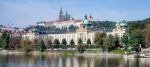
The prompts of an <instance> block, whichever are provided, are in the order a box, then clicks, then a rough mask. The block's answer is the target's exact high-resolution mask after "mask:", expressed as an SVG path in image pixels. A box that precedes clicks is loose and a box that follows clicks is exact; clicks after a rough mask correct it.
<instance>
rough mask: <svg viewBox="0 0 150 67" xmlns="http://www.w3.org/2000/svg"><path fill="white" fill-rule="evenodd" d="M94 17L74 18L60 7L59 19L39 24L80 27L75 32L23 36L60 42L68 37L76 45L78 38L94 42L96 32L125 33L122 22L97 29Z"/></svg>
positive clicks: (67, 39) (121, 34)
mask: <svg viewBox="0 0 150 67" xmlns="http://www.w3.org/2000/svg"><path fill="white" fill-rule="evenodd" d="M93 21H94V20H93V17H92V16H89V17H88V16H87V15H85V17H84V19H83V20H76V19H72V17H71V15H69V14H68V13H67V11H66V14H65V15H63V11H62V9H60V12H59V15H58V20H55V21H48V22H45V23H43V24H39V25H42V26H45V27H49V26H55V27H56V28H64V27H67V28H68V27H69V26H71V25H73V26H76V27H78V28H77V30H75V31H74V32H65V33H47V34H38V35H37V34H35V33H32V32H30V33H27V34H24V35H23V38H26V37H27V38H30V39H31V40H32V39H35V38H43V39H45V38H49V39H51V40H52V42H54V40H55V39H58V40H59V42H60V43H61V42H62V40H63V39H66V41H67V44H68V45H69V43H70V41H71V40H73V41H74V42H75V45H77V44H78V40H79V39H81V40H82V41H83V43H85V44H86V43H87V40H88V39H89V40H90V41H91V43H92V44H93V41H94V37H95V36H94V34H95V32H105V33H106V34H107V35H109V34H111V35H118V36H119V37H121V36H123V34H124V33H125V28H124V27H122V26H121V25H122V24H120V23H116V27H115V28H114V29H112V30H109V31H107V30H106V29H105V28H104V29H99V28H98V29H96V28H95V27H93V26H92V24H93V23H94V22H93Z"/></svg>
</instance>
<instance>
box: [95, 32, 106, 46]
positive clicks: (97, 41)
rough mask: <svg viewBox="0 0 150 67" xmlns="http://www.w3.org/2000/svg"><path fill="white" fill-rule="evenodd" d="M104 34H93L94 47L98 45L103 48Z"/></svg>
mask: <svg viewBox="0 0 150 67" xmlns="http://www.w3.org/2000/svg"><path fill="white" fill-rule="evenodd" d="M106 36H107V35H106V33H99V32H96V33H95V36H94V43H95V44H96V45H99V46H100V47H101V48H102V49H103V48H104V44H103V43H104V40H105V38H106Z"/></svg>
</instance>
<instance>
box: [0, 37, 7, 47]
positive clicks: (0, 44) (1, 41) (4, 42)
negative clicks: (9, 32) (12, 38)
mask: <svg viewBox="0 0 150 67" xmlns="http://www.w3.org/2000/svg"><path fill="white" fill-rule="evenodd" d="M4 45H6V41H5V40H4V39H2V38H0V48H3V46H4Z"/></svg>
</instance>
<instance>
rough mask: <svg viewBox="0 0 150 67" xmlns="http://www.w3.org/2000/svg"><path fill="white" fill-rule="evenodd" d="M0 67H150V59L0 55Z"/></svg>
mask: <svg viewBox="0 0 150 67" xmlns="http://www.w3.org/2000/svg"><path fill="white" fill-rule="evenodd" d="M0 67H150V58H139V59H137V58H123V56H54V55H52V56H43V55H41V56H30V55H0Z"/></svg>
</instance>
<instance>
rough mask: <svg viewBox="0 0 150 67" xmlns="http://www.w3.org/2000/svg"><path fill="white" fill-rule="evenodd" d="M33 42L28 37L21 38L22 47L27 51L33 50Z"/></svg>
mask: <svg viewBox="0 0 150 67" xmlns="http://www.w3.org/2000/svg"><path fill="white" fill-rule="evenodd" d="M31 44H32V42H31V41H30V40H28V39H21V48H22V49H23V50H24V51H25V52H29V51H31Z"/></svg>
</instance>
